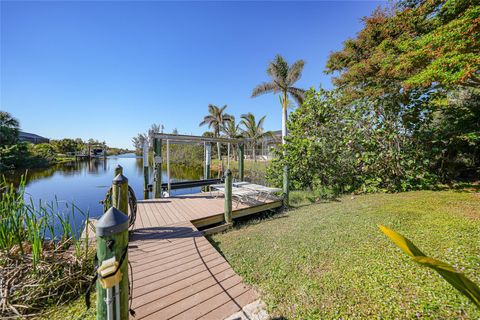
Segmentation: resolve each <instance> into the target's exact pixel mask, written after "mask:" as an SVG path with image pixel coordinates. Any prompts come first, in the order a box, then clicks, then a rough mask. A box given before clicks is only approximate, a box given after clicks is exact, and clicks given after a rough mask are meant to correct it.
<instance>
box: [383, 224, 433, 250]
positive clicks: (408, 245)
mask: <svg viewBox="0 0 480 320" xmlns="http://www.w3.org/2000/svg"><path fill="white" fill-rule="evenodd" d="M378 227H379V228H380V230H381V231H382V232H383V233H384V234H385V235H386V236H387V237H389V238H390V239H391V240H392V241H393V242H394V243H395V244H396V245H397V246H398V247H399V248H400V249H402V250H403V251H404V252H405V253H406V254H408V255H409V256H411V257H425V255H424V254H423V253H422V251H420V249H418V248H417V247H416V246H415V245H414V244H413V243H412V242H411V241H410V240H408V239H407V238H405V237H404V236H402V235H401V234H400V233H397V232H395V231H393V230H392V229H389V228H387V227H385V226H383V225H379V226H378Z"/></svg>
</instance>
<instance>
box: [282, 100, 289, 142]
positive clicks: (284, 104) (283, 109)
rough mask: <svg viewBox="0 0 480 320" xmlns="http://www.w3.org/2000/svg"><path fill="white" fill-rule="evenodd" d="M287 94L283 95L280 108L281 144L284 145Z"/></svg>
mask: <svg viewBox="0 0 480 320" xmlns="http://www.w3.org/2000/svg"><path fill="white" fill-rule="evenodd" d="M287 118H288V115H287V92H286V91H285V92H284V93H283V106H282V144H285V137H286V136H287Z"/></svg>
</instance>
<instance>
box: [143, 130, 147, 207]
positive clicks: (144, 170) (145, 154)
mask: <svg viewBox="0 0 480 320" xmlns="http://www.w3.org/2000/svg"><path fill="white" fill-rule="evenodd" d="M143 197H144V198H145V199H148V141H147V139H145V141H144V142H143Z"/></svg>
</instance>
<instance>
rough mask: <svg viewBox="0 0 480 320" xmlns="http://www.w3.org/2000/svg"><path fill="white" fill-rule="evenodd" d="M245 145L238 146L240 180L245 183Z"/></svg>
mask: <svg viewBox="0 0 480 320" xmlns="http://www.w3.org/2000/svg"><path fill="white" fill-rule="evenodd" d="M244 150H245V149H244V145H243V143H241V144H239V146H238V180H239V181H243V161H244Z"/></svg>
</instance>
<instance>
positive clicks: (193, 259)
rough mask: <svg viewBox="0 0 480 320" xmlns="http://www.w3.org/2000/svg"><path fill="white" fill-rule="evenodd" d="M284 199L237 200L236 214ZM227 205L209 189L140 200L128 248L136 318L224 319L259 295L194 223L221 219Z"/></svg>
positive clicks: (264, 208) (262, 208) (205, 223)
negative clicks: (247, 202)
mask: <svg viewBox="0 0 480 320" xmlns="http://www.w3.org/2000/svg"><path fill="white" fill-rule="evenodd" d="M280 205H281V202H280V201H272V200H268V201H265V202H259V201H254V202H253V203H249V204H240V205H238V207H235V204H234V205H233V217H234V218H235V217H240V216H243V215H247V214H252V213H255V212H260V211H264V210H266V209H271V208H275V207H279V206H280ZM223 206H224V199H223V198H215V197H212V196H210V195H209V194H198V195H187V196H178V197H171V198H162V199H153V200H144V201H140V202H139V203H138V210H137V218H136V222H135V227H134V231H133V232H132V235H131V239H130V243H129V250H128V256H129V261H130V262H131V264H132V274H133V300H132V308H133V309H134V310H135V313H136V315H135V318H134V319H189V320H190V319H215V320H216V319H225V318H227V317H229V316H230V315H232V314H234V313H236V312H238V311H241V310H242V308H243V307H245V306H246V305H248V304H250V303H252V302H254V301H255V300H257V299H258V296H257V294H256V293H255V292H254V290H252V289H251V288H250V287H248V286H247V285H245V284H244V283H243V281H242V279H241V277H240V276H238V275H237V274H236V273H235V271H233V269H232V268H231V267H230V265H229V264H228V262H227V261H226V260H225V258H224V257H223V256H222V255H221V254H220V253H219V252H218V251H217V250H216V249H215V248H214V247H213V246H212V245H211V244H210V243H209V241H208V240H207V239H206V238H205V237H203V235H202V233H201V232H200V231H198V229H197V228H196V226H195V225H197V226H199V225H200V226H204V225H208V224H212V223H216V222H220V221H222V219H223ZM132 319H133V318H132Z"/></svg>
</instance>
